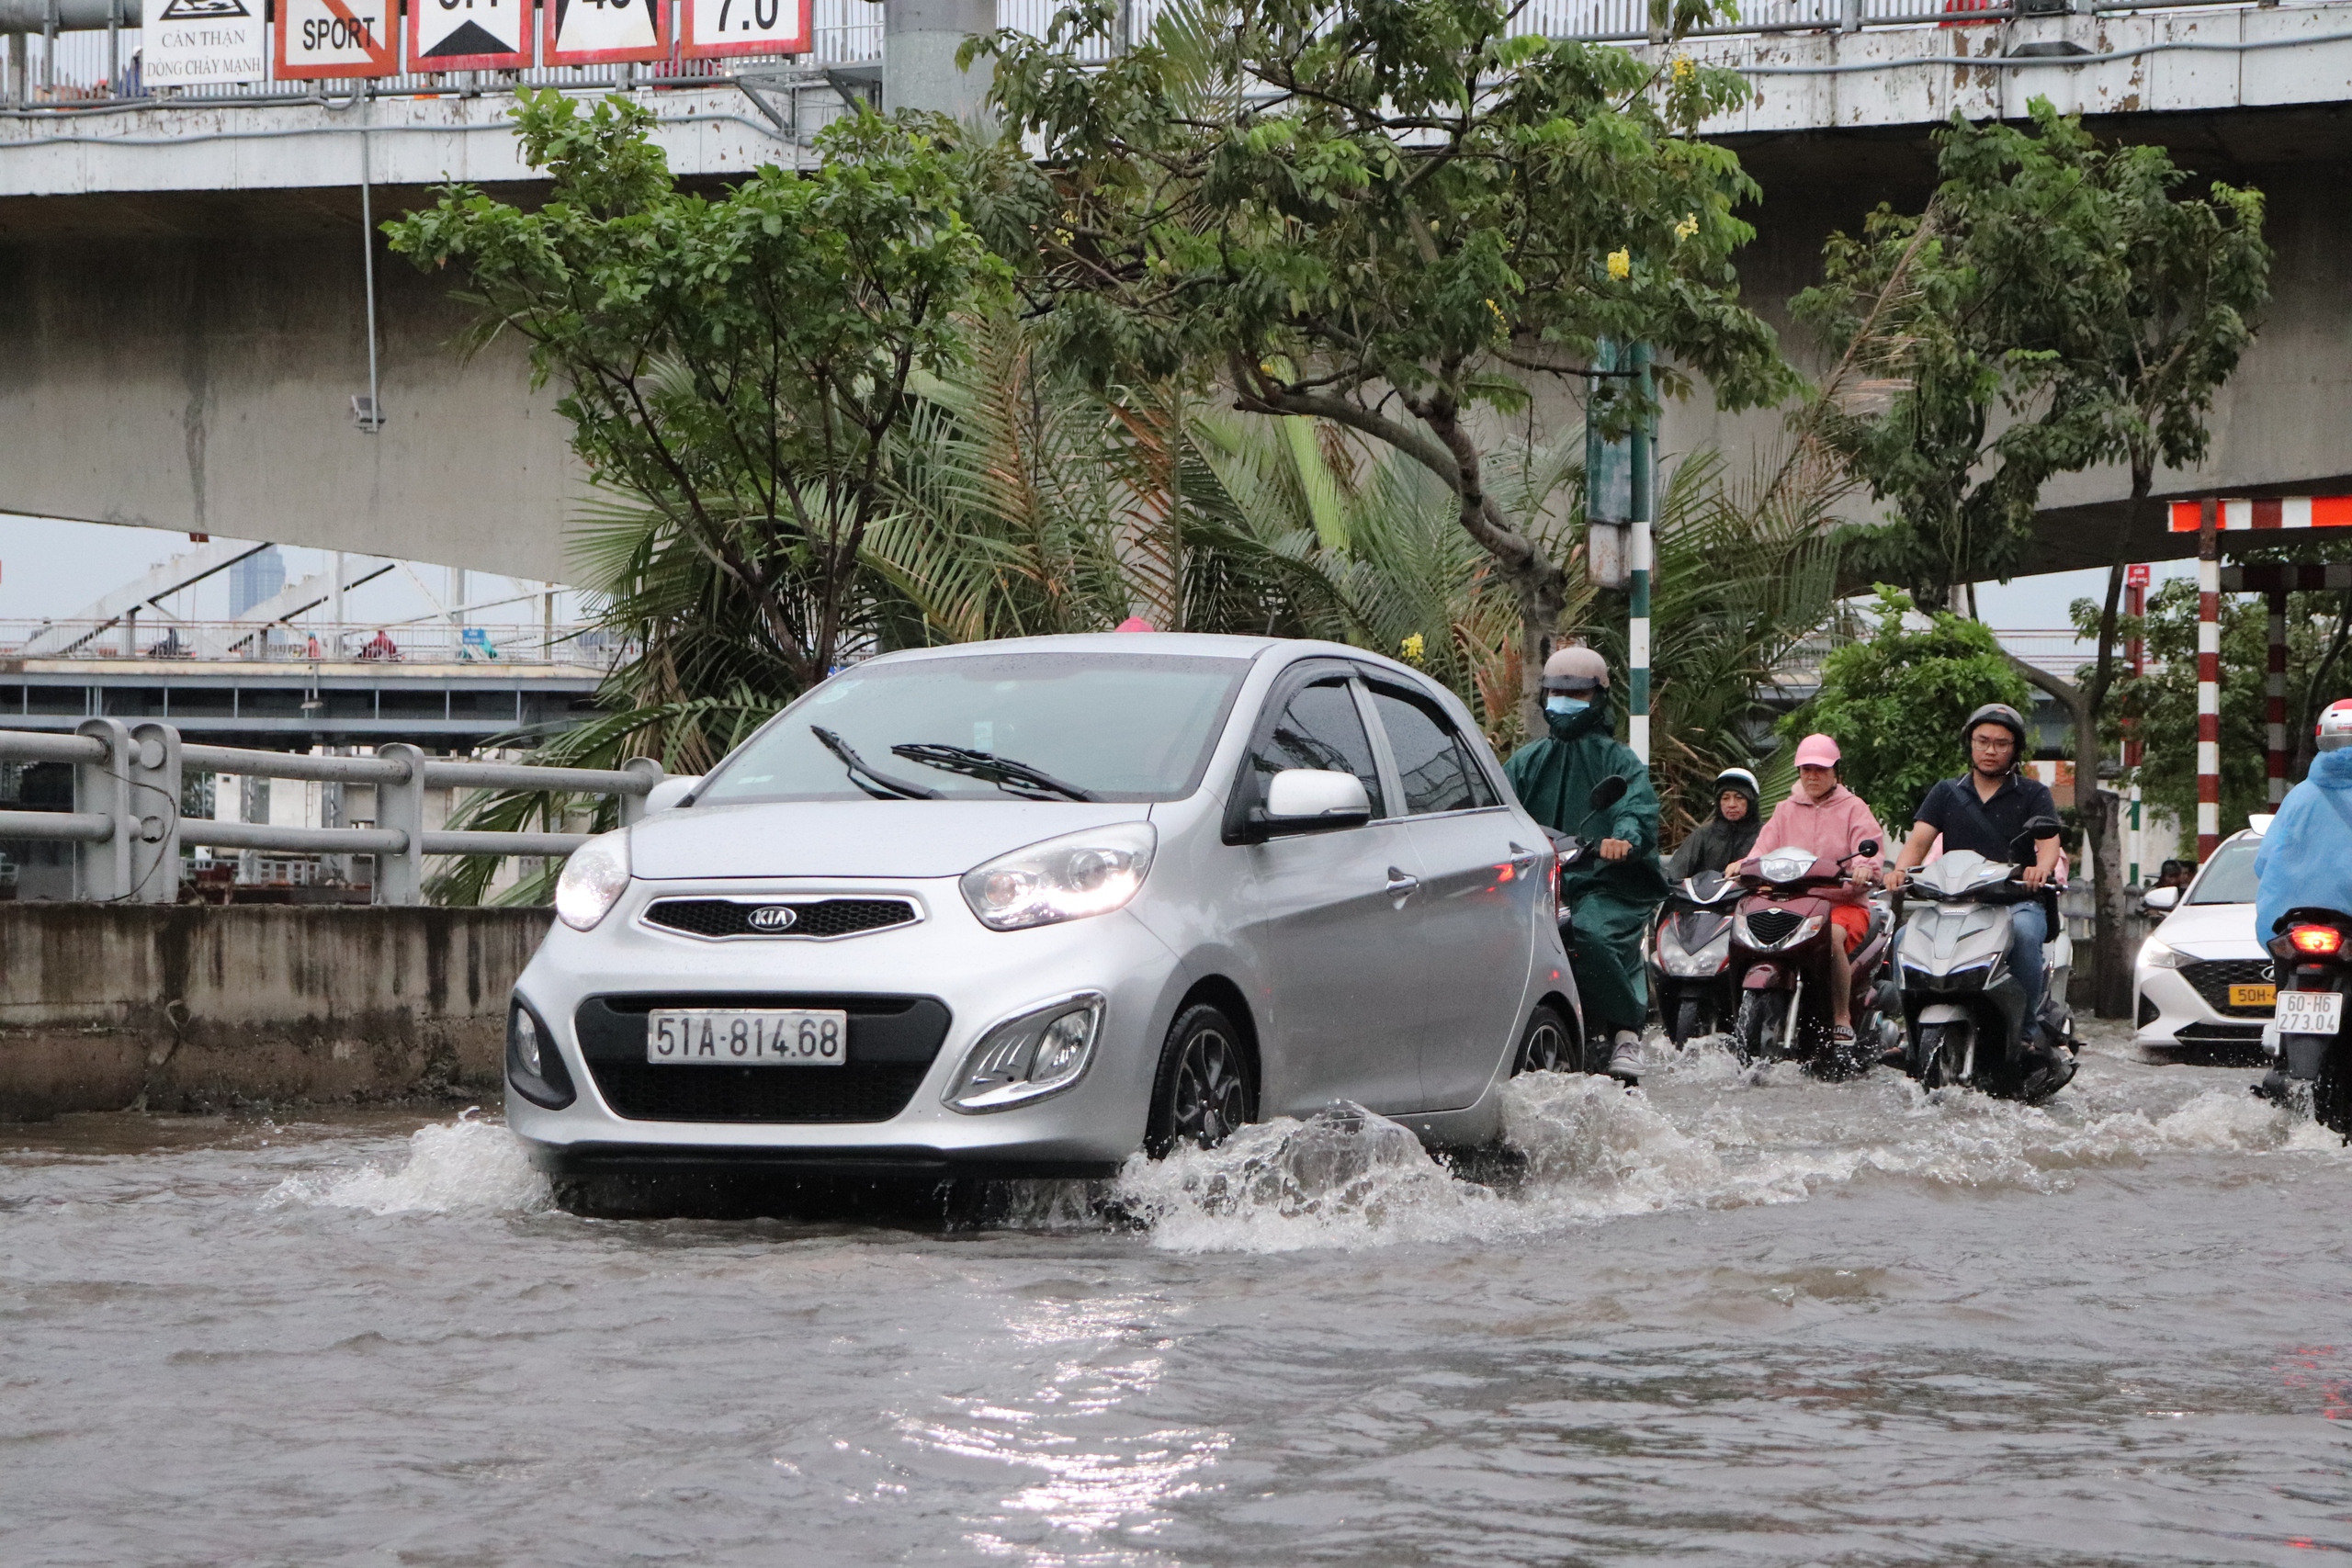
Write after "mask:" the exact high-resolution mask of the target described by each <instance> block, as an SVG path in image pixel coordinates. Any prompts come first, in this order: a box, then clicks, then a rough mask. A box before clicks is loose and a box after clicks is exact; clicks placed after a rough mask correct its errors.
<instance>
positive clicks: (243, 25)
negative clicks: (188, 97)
mask: <svg viewBox="0 0 2352 1568" xmlns="http://www.w3.org/2000/svg"><path fill="white" fill-rule="evenodd" d="M261 7H262V0H166V4H164V6H162V7H161V8H160V9H159V10H158V11H156V12H154V13H153V14H151V15H150V16H149V17H148V18H147V33H146V42H145V44H144V46H143V47H142V48H141V51H140V62H139V70H140V79H141V81H143V82H145V83H146V84H147V85H148V86H150V87H177V86H182V85H187V84H191V83H198V82H258V81H260V80H262V78H263V77H264V76H265V75H266V73H267V67H268V64H269V44H268V41H267V40H266V39H264V38H263V37H262V19H261Z"/></svg>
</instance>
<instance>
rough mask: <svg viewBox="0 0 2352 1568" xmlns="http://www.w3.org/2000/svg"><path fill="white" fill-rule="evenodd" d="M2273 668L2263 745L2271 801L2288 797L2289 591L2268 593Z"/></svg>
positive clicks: (2265, 695)
mask: <svg viewBox="0 0 2352 1568" xmlns="http://www.w3.org/2000/svg"><path fill="white" fill-rule="evenodd" d="M2269 599H2270V624H2269V628H2268V636H2269V638H2270V669H2269V672H2268V673H2267V674H2266V675H2265V676H2264V677H2263V683H2262V701H2263V707H2264V712H2263V722H2264V724H2265V725H2266V726H2267V727H2268V728H2267V729H2266V731H2265V733H2264V739H2263V746H2264V750H2265V751H2266V753H2267V761H2268V762H2269V764H2270V804H2271V805H2272V806H2274V807H2275V806H2277V805H2278V803H2279V802H2280V801H2282V800H2284V799H2286V798H2287V591H2286V590H2285V589H2284V588H2273V589H2272V590H2271V591H2270V594H2269Z"/></svg>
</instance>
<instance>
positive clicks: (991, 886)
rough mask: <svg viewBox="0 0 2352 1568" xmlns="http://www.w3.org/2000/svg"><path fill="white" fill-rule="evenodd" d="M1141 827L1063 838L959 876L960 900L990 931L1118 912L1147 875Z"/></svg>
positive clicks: (1153, 839) (1146, 843) (1154, 838)
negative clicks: (962, 876)
mask: <svg viewBox="0 0 2352 1568" xmlns="http://www.w3.org/2000/svg"><path fill="white" fill-rule="evenodd" d="M1158 845H1159V835H1158V834H1157V833H1155V832H1154V831H1153V830H1152V826H1151V824H1150V823H1148V822H1115V823H1113V824H1111V825H1110V826H1108V827H1104V828H1089V829H1086V830H1085V831H1084V832H1080V833H1065V834H1063V835H1062V836H1061V837H1060V838H1058V839H1047V840H1046V841H1045V842H1043V843H1040V844H1032V845H1030V846H1029V847H1028V848H1027V849H1025V850H1015V851H1013V852H1012V853H1011V854H1009V855H1000V856H998V857H997V858H996V859H995V860H992V861H989V863H987V864H985V865H981V866H976V867H974V868H973V869H972V870H970V871H967V872H966V873H965V874H964V882H963V887H964V902H965V903H967V904H969V905H970V906H971V907H972V913H973V914H975V915H977V916H978V917H979V921H980V924H982V925H984V926H986V927H988V928H989V930H990V931H1023V930H1025V929H1026V928H1028V927H1030V926H1049V925H1052V924H1054V923H1055V922H1057V921H1058V920H1080V919H1085V918H1086V917H1087V916H1089V915H1107V914H1109V913H1110V912H1111V911H1112V910H1114V909H1121V908H1125V907H1126V904H1127V901H1128V900H1129V899H1131V898H1133V897H1135V896H1136V890H1137V889H1139V888H1141V887H1142V886H1143V879H1144V876H1145V874H1147V873H1148V872H1149V871H1150V870H1151V854H1152V851H1153V850H1154V849H1155V848H1156V847H1158Z"/></svg>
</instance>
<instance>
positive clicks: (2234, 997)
mask: <svg viewBox="0 0 2352 1568" xmlns="http://www.w3.org/2000/svg"><path fill="white" fill-rule="evenodd" d="M2230 1005H2231V1006H2232V1007H2233V1008H2275V1007H2277V1006H2278V987H2276V986H2232V987H2230Z"/></svg>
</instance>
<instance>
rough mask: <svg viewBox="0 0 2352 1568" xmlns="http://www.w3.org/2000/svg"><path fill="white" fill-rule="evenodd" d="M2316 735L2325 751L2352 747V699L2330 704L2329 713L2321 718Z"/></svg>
mask: <svg viewBox="0 0 2352 1568" xmlns="http://www.w3.org/2000/svg"><path fill="white" fill-rule="evenodd" d="M2314 734H2315V735H2316V737H2317V742H2318V747H2319V750H2323V751H2334V750H2338V749H2340V748H2342V747H2346V746H2352V697H2346V698H2344V699H2343V700H2342V701H2340V702H2333V703H2330V704H2328V705H2327V711H2326V712H2324V713H2323V714H2321V715H2320V716H2319V723H2318V725H2317V726H2316V727H2315V729H2314Z"/></svg>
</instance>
